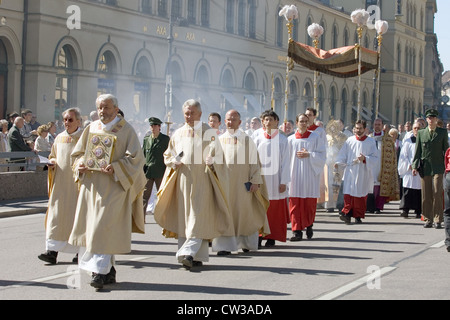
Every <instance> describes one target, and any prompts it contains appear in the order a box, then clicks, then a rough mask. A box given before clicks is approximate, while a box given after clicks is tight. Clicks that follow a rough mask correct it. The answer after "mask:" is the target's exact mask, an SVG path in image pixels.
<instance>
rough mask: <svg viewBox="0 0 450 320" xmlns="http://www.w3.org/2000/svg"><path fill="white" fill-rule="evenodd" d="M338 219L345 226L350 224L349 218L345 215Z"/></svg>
mask: <svg viewBox="0 0 450 320" xmlns="http://www.w3.org/2000/svg"><path fill="white" fill-rule="evenodd" d="M339 219H341V220H342V221H344V222H345V224H351V218H350V217H349V216H348V215H346V214H341V215H339Z"/></svg>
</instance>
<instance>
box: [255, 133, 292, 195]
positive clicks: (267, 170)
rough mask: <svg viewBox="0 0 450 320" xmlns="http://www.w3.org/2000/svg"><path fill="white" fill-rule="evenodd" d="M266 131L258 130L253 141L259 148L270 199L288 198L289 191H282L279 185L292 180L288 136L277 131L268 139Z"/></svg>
mask: <svg viewBox="0 0 450 320" xmlns="http://www.w3.org/2000/svg"><path fill="white" fill-rule="evenodd" d="M264 133H265V131H264V130H256V131H255V133H254V134H253V141H254V142H255V144H256V147H257V148H258V154H259V159H260V161H261V166H262V171H261V173H262V175H263V176H264V178H265V180H266V185H267V191H268V193H269V200H281V199H286V198H287V197H288V191H287V190H286V191H285V192H283V193H280V190H279V187H280V184H285V185H286V186H287V185H288V184H289V182H290V181H291V173H290V157H289V145H288V138H287V137H286V136H285V135H283V134H280V132H278V131H277V134H276V135H274V136H273V138H272V139H268V138H266V136H265V135H264Z"/></svg>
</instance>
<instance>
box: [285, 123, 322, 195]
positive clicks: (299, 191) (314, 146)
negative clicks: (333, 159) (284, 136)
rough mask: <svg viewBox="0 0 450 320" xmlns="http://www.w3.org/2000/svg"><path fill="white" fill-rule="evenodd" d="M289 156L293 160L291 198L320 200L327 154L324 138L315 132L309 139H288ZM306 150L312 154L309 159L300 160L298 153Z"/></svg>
mask: <svg viewBox="0 0 450 320" xmlns="http://www.w3.org/2000/svg"><path fill="white" fill-rule="evenodd" d="M288 143H289V156H290V159H291V166H290V167H291V169H290V172H291V182H290V184H289V197H291V198H319V197H320V176H321V174H322V172H323V169H324V166H325V162H326V157H327V152H326V144H325V143H324V140H323V138H322V137H321V136H320V135H319V134H317V133H316V132H315V131H313V132H311V134H310V135H309V137H308V138H304V139H297V137H296V135H295V134H293V135H291V136H290V137H289V138H288ZM302 149H305V150H306V151H308V152H309V153H310V156H309V157H308V158H303V159H300V158H298V157H297V152H298V151H301V150H302Z"/></svg>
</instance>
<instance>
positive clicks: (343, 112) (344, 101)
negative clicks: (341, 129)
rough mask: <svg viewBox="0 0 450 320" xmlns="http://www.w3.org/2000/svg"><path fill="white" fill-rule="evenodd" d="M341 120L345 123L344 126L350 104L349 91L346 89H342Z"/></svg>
mask: <svg viewBox="0 0 450 320" xmlns="http://www.w3.org/2000/svg"><path fill="white" fill-rule="evenodd" d="M341 103H342V104H341V120H342V121H343V122H344V124H345V123H346V121H347V103H348V98H347V90H346V89H342V97H341Z"/></svg>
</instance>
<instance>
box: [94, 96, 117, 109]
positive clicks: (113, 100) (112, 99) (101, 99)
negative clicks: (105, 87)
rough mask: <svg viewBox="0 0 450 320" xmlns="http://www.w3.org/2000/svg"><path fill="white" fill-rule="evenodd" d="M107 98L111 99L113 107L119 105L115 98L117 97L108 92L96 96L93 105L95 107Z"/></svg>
mask: <svg viewBox="0 0 450 320" xmlns="http://www.w3.org/2000/svg"><path fill="white" fill-rule="evenodd" d="M108 100H111V101H112V103H113V105H114V107H117V108H118V107H119V101H118V100H117V98H116V97H115V96H114V95H112V94H109V93H107V94H102V95H100V96H99V97H98V98H97V101H96V102H95V105H96V106H97V108H98V106H99V105H100V103H102V102H103V101H108Z"/></svg>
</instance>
